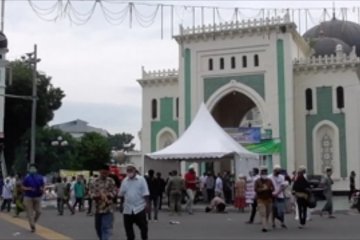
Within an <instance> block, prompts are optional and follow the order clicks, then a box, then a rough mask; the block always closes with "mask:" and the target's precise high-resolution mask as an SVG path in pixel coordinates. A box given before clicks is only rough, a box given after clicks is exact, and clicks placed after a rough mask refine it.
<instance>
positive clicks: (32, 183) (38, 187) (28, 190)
mask: <svg viewBox="0 0 360 240" xmlns="http://www.w3.org/2000/svg"><path fill="white" fill-rule="evenodd" d="M22 188H23V191H24V205H25V208H26V213H27V218H28V221H29V225H30V229H31V232H35V231H36V227H35V223H36V222H37V221H38V220H39V218H40V215H41V211H40V209H41V197H42V195H43V193H44V178H43V176H41V175H40V174H38V173H37V168H36V165H35V164H30V167H29V174H28V175H27V176H26V177H25V178H24V181H23V183H22ZM34 213H35V214H34Z"/></svg>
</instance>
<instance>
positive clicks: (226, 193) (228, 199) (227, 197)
mask: <svg viewBox="0 0 360 240" xmlns="http://www.w3.org/2000/svg"><path fill="white" fill-rule="evenodd" d="M224 197H225V202H226V203H227V204H231V202H232V193H231V189H225V190H224Z"/></svg>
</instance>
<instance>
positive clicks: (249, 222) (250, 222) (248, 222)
mask: <svg viewBox="0 0 360 240" xmlns="http://www.w3.org/2000/svg"><path fill="white" fill-rule="evenodd" d="M245 223H246V224H253V223H254V222H252V221H247V222H245Z"/></svg>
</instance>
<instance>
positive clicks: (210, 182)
mask: <svg viewBox="0 0 360 240" xmlns="http://www.w3.org/2000/svg"><path fill="white" fill-rule="evenodd" d="M205 187H206V193H207V194H206V195H207V201H208V202H209V203H210V202H211V200H212V199H213V198H214V197H215V177H214V175H213V174H212V173H211V172H208V174H207V178H206V182H205Z"/></svg>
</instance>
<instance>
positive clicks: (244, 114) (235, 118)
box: [207, 90, 263, 172]
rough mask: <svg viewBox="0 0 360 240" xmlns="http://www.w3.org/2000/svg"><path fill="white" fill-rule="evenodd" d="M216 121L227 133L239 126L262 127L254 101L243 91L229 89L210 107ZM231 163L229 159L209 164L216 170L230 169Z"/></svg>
mask: <svg viewBox="0 0 360 240" xmlns="http://www.w3.org/2000/svg"><path fill="white" fill-rule="evenodd" d="M211 114H212V116H213V117H214V119H215V120H216V122H217V123H218V124H219V125H220V126H221V127H222V128H224V130H225V131H227V132H228V133H229V134H232V133H235V134H236V132H237V131H238V130H239V127H245V128H251V127H260V128H261V127H262V126H263V118H262V116H261V113H260V110H259V108H258V106H257V105H256V103H255V102H254V101H253V100H252V99H251V98H249V97H248V96H247V95H245V94H244V93H241V92H239V91H236V90H234V91H231V92H229V93H227V94H226V95H224V96H223V97H222V98H221V99H219V101H218V102H217V103H216V104H215V105H214V107H213V108H212V109H211ZM232 167H233V165H232V163H231V162H230V161H223V162H220V163H219V164H215V165H209V166H207V168H208V169H209V168H213V169H214V170H215V171H216V172H219V171H226V170H227V171H230V170H231V169H232Z"/></svg>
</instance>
